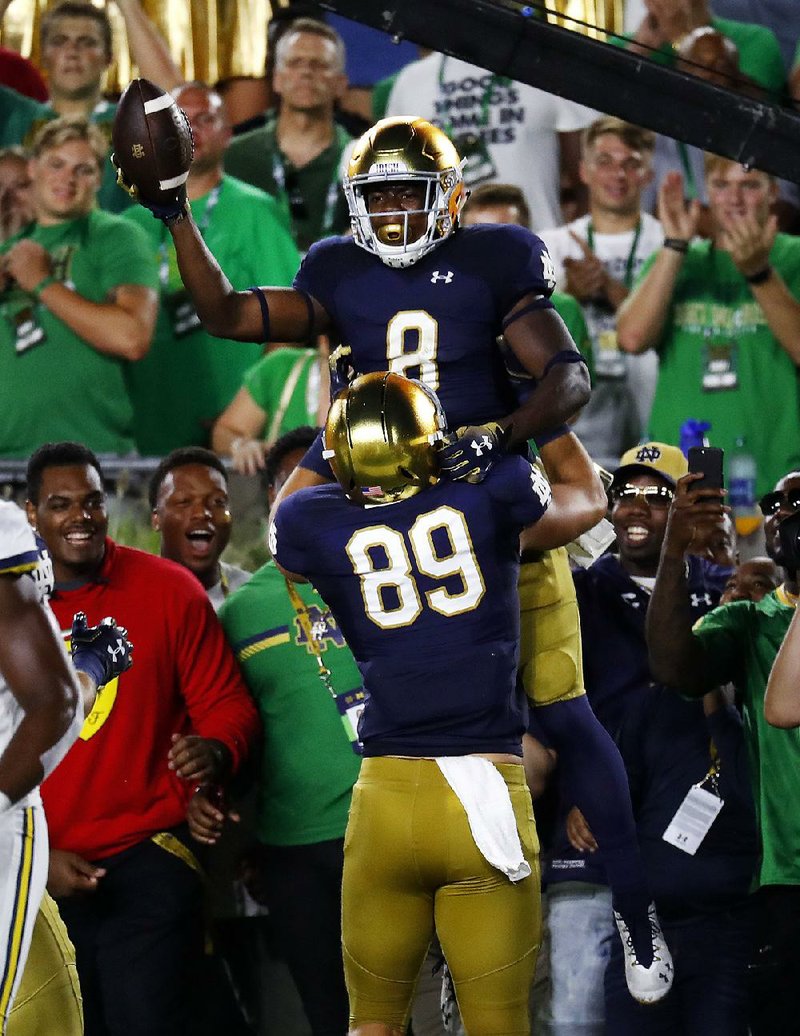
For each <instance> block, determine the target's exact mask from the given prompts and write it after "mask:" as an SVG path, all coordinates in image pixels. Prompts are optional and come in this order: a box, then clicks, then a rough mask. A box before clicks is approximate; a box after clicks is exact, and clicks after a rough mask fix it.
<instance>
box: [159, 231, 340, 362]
mask: <svg viewBox="0 0 800 1036" xmlns="http://www.w3.org/2000/svg"><path fill="white" fill-rule="evenodd" d="M170 230H171V231H172V238H173V241H174V242H175V251H176V253H177V256H178V268H179V269H180V272H181V280H182V281H183V283H184V285H185V287H186V289H187V291H188V292H189V294H190V295H191V296H192V300H193V301H194V304H195V308H196V309H197V315H198V316H199V317H200V320H201V321H202V322H203V326H204V327H205V329H206V330H207V331H209V332H210V333H211V334H212V335H217V336H218V337H219V338H233V339H236V340H237V341H240V342H263V341H264V339H265V333H264V317H263V313H262V310H261V305H260V303H259V299H258V296H257V295H256V294H255V292H251V291H234V289H233V287H232V285H231V283H230V281H229V280H228V278H227V277H226V276H225V274H224V273H223V272H222V270H221V269H220V266H219V264H218V263H217V261H216V259H215V258H214V256H213V255H212V254H211V252H210V251H209V250H208V248H207V247H206V245H205V242H204V241H203V238H202V236H201V234H200V231H199V230H198V229H197V225H196V224H195V222H194V220H193V219H192V217H191V215H190V214H187V216H186V218H185V219H182V220H180V221H179V222H177V223H173V224H172V225H171V227H170ZM264 295H265V298H266V302H267V307H268V309H269V335H268V340H269V341H271V342H305V341H307V339H308V338H309V337H310V336H311V335H312V334H315V333H318V332H324V331H327V330H328V329H329V327H330V318H329V317H328V314H327V313H326V312H325V310H324V309H323V308H322V306H320V305H319V303H317V302H313V308H314V326H313V328H312V327H311V326H310V322H309V312H308V307H307V305H306V301H305V298H304V296H303V295H301V294H300V293H299V292H297V291H294V289H292V288H265V289H264Z"/></svg>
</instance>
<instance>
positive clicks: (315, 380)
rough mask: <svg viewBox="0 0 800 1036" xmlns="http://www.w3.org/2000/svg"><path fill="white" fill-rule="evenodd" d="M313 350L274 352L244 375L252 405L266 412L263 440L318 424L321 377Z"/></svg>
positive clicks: (316, 356)
mask: <svg viewBox="0 0 800 1036" xmlns="http://www.w3.org/2000/svg"><path fill="white" fill-rule="evenodd" d="M318 356H319V354H318V352H317V350H316V349H291V348H284V349H274V350H273V351H272V352H270V353H267V355H266V356H262V357H261V359H260V360H259V361H258V363H256V364H255V365H254V366H252V367H251V368H250V370H249V371H247V373H246V374H245V376H244V384H245V387H246V389H247V391H248V392H249V393H250V395H251V396H252V398H253V402H254V403H256V404H257V405H258V406H260V407H261V409H262V410H265V411H266V414H267V419H266V421H265V423H264V438H265V439H266V440H267V441H268V442H274V441H275V440H276V439H277V438H279V437H280V436H281V435H283V434H284V432H289V431H291V430H292V428H299V427H300V426H301V425H312V426H313V425H315V424H316V423H317V407H318V406H319V391H320V377H319V364H318V363H317V358H318Z"/></svg>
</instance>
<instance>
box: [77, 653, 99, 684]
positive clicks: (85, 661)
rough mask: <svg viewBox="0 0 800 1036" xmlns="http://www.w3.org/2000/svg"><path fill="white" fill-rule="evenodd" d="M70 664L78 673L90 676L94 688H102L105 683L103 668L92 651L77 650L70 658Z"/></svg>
mask: <svg viewBox="0 0 800 1036" xmlns="http://www.w3.org/2000/svg"><path fill="white" fill-rule="evenodd" d="M72 664H73V665H74V666H75V668H76V669H77V670H78V672H81V673H86V675H87V676H91V678H92V679H93V680H94V682H95V686H96V687H98V688H99V687H102V686H103V684H104V683H105V682H106V669H105V666H104V665H103V663H102V661H101V660H100V659H99V658H98V657H97V655H96V654H95V652H94V651H87V650H81V648H78V649H77V651H76V652H75V654H74V655H73V656H72Z"/></svg>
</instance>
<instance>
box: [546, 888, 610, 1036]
mask: <svg viewBox="0 0 800 1036" xmlns="http://www.w3.org/2000/svg"><path fill="white" fill-rule="evenodd" d="M547 903H548V930H549V933H550V983H551V994H550V1017H549V1019H548V1021H549V1027H548V1028H549V1032H550V1034H551V1036H602V1034H603V1032H604V1031H605V1027H604V1019H605V1007H604V1002H603V974H604V973H605V970H606V963H607V962H608V957H609V953H610V952H611V945H612V943H617V944H619V937H618V936H617V931H616V927H615V925H614V912H613V908H612V906H611V890H610V889H609V888H607V887H606V886H605V885H589V884H585V883H582V882H577V881H565V882H558V883H557V884H554V885H550V886H549V888H548V890H547ZM611 1031H613V1030H611Z"/></svg>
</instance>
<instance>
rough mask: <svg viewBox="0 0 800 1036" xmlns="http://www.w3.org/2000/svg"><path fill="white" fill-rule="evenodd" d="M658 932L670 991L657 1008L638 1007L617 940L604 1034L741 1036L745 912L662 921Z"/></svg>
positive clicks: (747, 940)
mask: <svg viewBox="0 0 800 1036" xmlns="http://www.w3.org/2000/svg"><path fill="white" fill-rule="evenodd" d="M661 927H662V930H663V932H664V937H665V938H666V940H667V945H668V946H669V948H670V952H671V953H672V962H673V964H674V966H675V980H674V982H673V985H672V989H671V991H670V992H669V993H668V994H667V995H666V997H664V999H663V1000H660V1001H659V1002H658V1003H656V1004H648V1005H647V1006H645V1005H643V1004H639V1003H637V1002H636V1001H635V1000H634V999H633V998H632V997H631V996H630V994H629V993H628V987H627V986H626V985H625V971H624V962H623V957H622V943H621V942H620V940H619V939H616V940H615V941H614V945H613V947H612V950H611V960H610V961H609V963H608V969H607V971H606V983H605V985H606V1022H607V1025H608V1031H609V1032H610V1033H613V1034H614V1036H746V1034H747V1031H748V1029H747V964H748V961H749V958H750V953H751V946H752V934H751V932H752V928H751V917H750V911H749V908H747V907H741V908H738V909H736V910H732V911H729V912H727V913H721V914H716V915H710V916H708V917H706V918H703V919H699V920H696V921H690V922H686V923H683V924H676V923H672V924H670V923H669V922H666V923H665V922H664V920H663V918H662V921H661ZM775 1036H778V1034H777V1033H776V1034H775Z"/></svg>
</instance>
